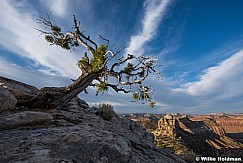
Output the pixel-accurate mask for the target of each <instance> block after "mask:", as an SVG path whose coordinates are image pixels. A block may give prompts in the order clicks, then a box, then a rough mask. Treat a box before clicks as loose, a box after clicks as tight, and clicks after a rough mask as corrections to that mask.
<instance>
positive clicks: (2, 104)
mask: <svg viewBox="0 0 243 163" xmlns="http://www.w3.org/2000/svg"><path fill="white" fill-rule="evenodd" d="M16 104H17V99H16V98H15V96H14V95H13V94H12V93H11V92H9V91H8V90H7V89H5V88H3V87H0V113H1V112H4V111H7V110H12V109H14V108H15V105H16Z"/></svg>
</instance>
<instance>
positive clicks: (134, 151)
mask: <svg viewBox="0 0 243 163" xmlns="http://www.w3.org/2000/svg"><path fill="white" fill-rule="evenodd" d="M0 83H1V85H0V105H1V106H0V131H1V132H0V162H16V163H17V162H54V163H55V162H57V163H78V162H82V163H86V162H87V163H91V162H94V163H110V162H112V163H113V162H115V163H116V162H118V163H119V162H121V163H122V162H124V163H127V162H131V163H133V162H134V163H139V162H141V163H143V162H144V163H146V162H148V163H153V162H173V163H174V162H184V161H183V160H181V159H180V158H178V157H177V156H175V155H173V154H172V153H171V152H169V151H167V150H164V149H161V148H158V147H156V146H155V145H154V143H153V137H152V135H150V134H148V133H146V132H145V130H144V129H143V128H141V127H140V126H139V125H137V124H136V123H134V122H132V121H130V120H124V119H120V118H118V116H114V117H113V118H112V119H111V120H110V121H106V120H103V119H102V118H101V117H99V116H97V115H96V114H95V112H96V109H95V108H89V107H88V104H87V103H86V102H85V101H83V100H81V99H79V98H74V99H73V100H72V101H70V102H68V103H67V104H66V105H65V106H64V107H63V108H60V109H58V110H41V109H39V108H27V107H25V106H19V105H18V104H21V101H20V102H18V99H19V100H23V99H26V98H31V97H33V96H34V95H36V93H37V89H36V88H34V87H33V86H29V85H26V84H24V83H20V82H16V81H14V80H10V79H6V78H3V77H0ZM13 86H14V87H13ZM17 88H21V89H20V90H18V89H17ZM21 93H23V98H22V97H21Z"/></svg>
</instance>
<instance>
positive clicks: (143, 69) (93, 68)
mask: <svg viewBox="0 0 243 163" xmlns="http://www.w3.org/2000/svg"><path fill="white" fill-rule="evenodd" d="M37 20H38V22H39V23H40V24H43V25H44V26H45V28H44V29H45V31H43V30H40V29H37V30H38V31H40V32H41V33H42V34H44V35H45V39H46V41H47V42H49V43H50V45H57V46H60V47H62V48H63V49H66V50H73V49H75V48H76V47H78V46H79V45H81V46H82V47H84V48H85V49H86V52H85V53H83V56H81V59H80V60H79V61H78V62H77V66H78V67H79V69H80V70H81V75H80V76H79V78H77V80H75V81H74V83H73V84H71V85H69V86H67V87H66V88H67V89H68V90H71V89H72V90H75V89H74V88H76V87H80V86H82V84H83V83H85V82H86V81H87V82H88V84H87V83H85V86H86V85H87V86H86V87H89V86H93V87H95V88H97V94H98V93H100V92H102V93H103V92H105V91H108V88H112V89H113V90H114V91H116V92H123V93H129V92H132V93H133V94H132V97H133V99H134V101H140V102H141V104H145V103H148V104H149V106H150V107H151V108H153V107H154V106H155V101H154V100H153V91H152V88H151V87H149V86H145V85H143V81H144V80H145V79H146V78H147V77H148V76H149V75H150V74H158V76H159V73H158V72H157V71H156V70H155V67H156V65H157V63H158V60H157V59H153V58H151V57H146V56H144V55H141V56H138V57H137V55H133V54H125V55H124V54H122V55H121V52H122V51H123V49H124V48H121V49H120V50H118V51H117V48H116V47H115V49H113V50H112V49H109V48H110V47H109V40H107V39H104V38H103V37H101V36H100V37H101V39H102V40H103V41H106V42H107V44H102V45H100V46H98V45H97V44H96V43H95V42H94V41H93V40H92V39H91V38H90V36H85V35H84V31H82V32H81V31H80V27H79V23H78V22H77V20H76V18H75V16H73V21H74V26H73V27H72V31H68V32H66V33H63V30H62V29H61V27H59V26H57V25H54V24H52V22H51V20H50V17H49V16H48V19H45V18H42V17H40V18H39V19H37ZM47 29H49V30H47ZM46 30H47V31H46ZM119 55H120V56H119ZM80 83H82V84H80ZM86 87H85V88H83V89H80V92H82V91H86ZM76 90H77V89H76ZM78 90H79V89H78ZM69 97H71V96H69Z"/></svg>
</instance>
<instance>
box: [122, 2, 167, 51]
mask: <svg viewBox="0 0 243 163" xmlns="http://www.w3.org/2000/svg"><path fill="white" fill-rule="evenodd" d="M168 5H169V0H153V1H149V0H147V1H146V2H145V3H144V9H145V14H144V18H143V22H142V29H141V31H140V32H139V33H138V35H134V36H132V37H131V39H130V43H129V47H128V48H127V50H126V51H127V52H128V53H132V54H134V55H141V54H142V53H143V52H144V45H145V43H146V42H148V41H150V40H151V39H152V38H153V37H154V36H155V34H156V30H157V28H158V25H159V23H160V22H161V20H162V18H163V16H164V15H165V12H166V9H167V7H168Z"/></svg>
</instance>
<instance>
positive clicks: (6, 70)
mask: <svg viewBox="0 0 243 163" xmlns="http://www.w3.org/2000/svg"><path fill="white" fill-rule="evenodd" d="M0 76H4V77H7V78H10V79H14V80H17V81H21V82H24V83H27V84H30V85H33V86H35V87H38V88H41V87H44V86H45V87H47V86H55V87H58V86H66V85H67V84H68V83H71V80H70V79H67V78H65V77H63V76H57V75H55V76H53V75H49V74H46V73H42V72H40V71H36V70H28V69H25V68H23V67H20V66H17V65H15V64H12V63H10V62H8V61H6V60H4V59H2V58H0ZM40 81H41V82H40Z"/></svg>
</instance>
